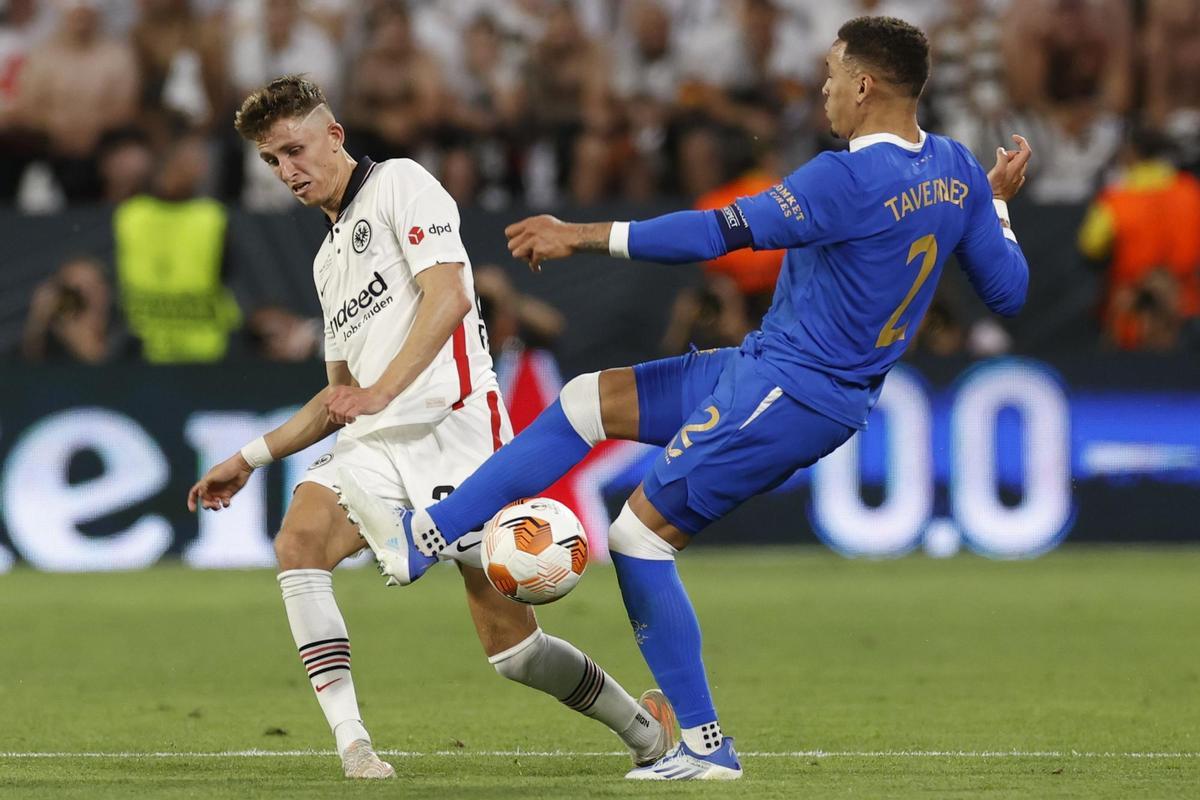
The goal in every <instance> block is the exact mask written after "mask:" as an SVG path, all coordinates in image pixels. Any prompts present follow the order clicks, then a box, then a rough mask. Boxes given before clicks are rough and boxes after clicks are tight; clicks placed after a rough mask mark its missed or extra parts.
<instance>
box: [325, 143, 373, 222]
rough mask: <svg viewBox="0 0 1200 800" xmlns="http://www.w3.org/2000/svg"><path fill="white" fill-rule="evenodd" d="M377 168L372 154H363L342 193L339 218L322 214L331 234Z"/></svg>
mask: <svg viewBox="0 0 1200 800" xmlns="http://www.w3.org/2000/svg"><path fill="white" fill-rule="evenodd" d="M373 169H375V162H374V161H372V160H371V157H370V156H363V157H362V158H360V159H359V160H358V163H357V164H355V165H354V171H353V172H351V173H350V182H349V183H347V184H346V192H345V194H343V195H342V202H341V203H340V204H339V205H338V215H337V220H334V221H330V219H329V217H326V216H325V215H321V218H322V219H323V220H325V227H326V228H328V229H329V232H330V235H332V234H333V225H334V222H337V221H339V220H341V218H342V214H345V213H346V209H347V208H348V207H349V206H350V204H351V203H353V202H354V198H355V197H357V196H358V191H359V189H362V187H363V184H364V183H366V182H367V177H368V176H370V174H371V170H373Z"/></svg>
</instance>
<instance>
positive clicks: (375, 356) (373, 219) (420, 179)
mask: <svg viewBox="0 0 1200 800" xmlns="http://www.w3.org/2000/svg"><path fill="white" fill-rule="evenodd" d="M445 263H461V264H462V265H463V280H464V281H465V283H466V286H465V289H466V291H467V296H468V297H471V298H474V297H475V281H474V278H473V277H472V274H471V260H470V259H469V258H468V257H467V252H466V248H464V247H463V243H462V239H461V238H460V236H459V217H458V205H457V204H456V203H455V202H454V199H453V198H452V197H450V195H449V194H448V193H447V192H446V190H445V189H444V188H442V185H441V184H440V183H438V181H437V179H436V178H434V177H433V176H432V175H430V174H429V173H428V172H427V171H426V170H425V169H424V168H423V167H422V166H421V165H420V164H418V163H416V162H415V161H412V160H410V159H407V158H401V159H392V160H389V161H384V162H381V163H378V164H376V163H374V162H372V161H371V160H370V159H369V158H363V159H361V160H360V161H359V162H358V166H356V167H355V168H354V173H353V174H352V175H351V177H350V183H349V184H348V186H347V187H346V194H345V197H344V198H343V199H342V209H341V213H340V214H339V215H338V218H337V220H336V221H335V222H334V223H333V224H332V225H331V226H330V229H329V234H328V235H327V236H326V237H325V239H324V241H322V243H321V249H320V250H318V251H317V256H316V258H315V259H314V261H313V279H314V280H315V282H316V285H317V295H318V296H319V298H320V300H321V310H322V312H323V315H324V321H325V360H326V361H345V362H347V365H348V366H349V368H350V374H351V375H353V376H354V378H355V380H356V381H358V384H359V385H360V386H371V385H373V384H374V383H375V382H376V381H378V380H379V378H380V376H381V375H383V372H384V370H385V369H387V366H388V364H389V363H391V361H392V359H393V358H395V356H396V354H397V353H399V352H400V347H401V346H402V345H403V344H404V340H405V339H406V338H407V337H408V333H409V330H411V328H412V324H413V320H414V318H415V317H416V313H417V304H418V302H419V301H420V299H421V290H420V287H418V285H417V282H416V276H417V275H418V274H419V273H420V272H421V271H422V270H426V269H428V268H430V267H432V266H434V265H435V264H445ZM494 380H495V375H494V373H493V372H492V358H491V356H490V355H489V353H488V349H487V333H486V331H485V329H484V326H483V322H482V321H481V320H480V318H479V310H478V307H477V305H475V304H472V307H471V310H470V311H469V312H468V313H467V315H466V317H465V318H464V319H463V323H462V325H460V326H458V328H456V329H455V331H454V335H453V336H451V337H450V339H449V341H447V342H446V344H445V345H444V346H443V347H442V349H441V351H440V352H439V353H438V354H437V356H436V357H435V358H434V359H433V362H432V363H430V365H429V366H428V367H426V368H425V371H424V372H422V373H421V374H420V375H419V376H417V378H416V380H414V381H413V382H412V384H410V385H409V386H408V388H407V389H405V390H404V391H403V392H401V393H400V394H399V395H398V396H397V397H396V399H394V400H393V401H392V402H391V403H389V404H388V406H387V408H385V409H384V410H383V411H380V412H379V413H378V414H370V415H366V416H362V417H359V418H358V419H357V420H355V421H354V423H353V424H351V425H347V426H346V427H345V428H343V429H342V435H345V436H363V435H365V434H367V433H370V432H372V431H376V430H379V429H381V428H385V427H390V426H394V425H407V424H414V423H428V422H436V421H438V420H440V419H442V418H443V417H444V416H445V415H446V414H448V413H449V412H450V411H451V410H453V409H455V408H459V407H461V406H462V403H463V401H464V400H465V398H466V397H467V396H468V395H470V394H471V393H472V391H474V390H475V389H476V388H478V387H481V386H485V385H489V384H490V383H492V382H493V381H494Z"/></svg>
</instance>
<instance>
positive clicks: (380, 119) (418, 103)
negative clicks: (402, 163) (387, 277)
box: [276, 0, 445, 183]
mask: <svg viewBox="0 0 1200 800" xmlns="http://www.w3.org/2000/svg"><path fill="white" fill-rule="evenodd" d="M367 30H368V31H369V32H370V33H369V37H368V39H367V43H366V48H365V49H364V51H363V52H362V54H361V55H359V57H358V59H357V60H356V61H355V63H354V66H353V68H352V69H351V74H352V75H354V81H353V82H352V84H351V86H350V91H349V96H348V97H347V99H346V106H345V111H344V112H343V114H342V117H343V119H345V120H346V125H347V126H348V127H349V128H350V130H351V131H352V132H353V133H352V134H351V139H350V143H349V145H348V147H349V148H350V149H351V150H352V151H354V152H362V153H365V154H369V155H370V156H371V157H372V158H375V159H378V160H383V159H385V158H401V157H407V158H415V159H417V160H419V161H422V162H425V161H428V160H429V159H428V158H427V157H424V156H423V154H422V153H421V148H422V145H424V144H425V143H426V140H427V137H429V136H430V135H431V134H432V133H433V132H434V131H435V130H436V129H437V128H438V126H439V125H440V124H441V122H442V118H443V117H442V115H443V103H444V96H445V89H444V87H443V82H442V74H441V69H440V67H439V65H438V63H437V62H436V61H435V60H434V59H433V57H432V56H430V55H429V54H428V53H426V52H425V50H424V49H423V48H421V47H420V46H419V45H418V43H417V41H416V40H415V39H414V37H413V31H412V22H411V18H410V16H409V13H408V10H407V9H406V7H405V4H404V3H403V2H400V1H399V0H384V2H379V3H376V4H375V7H374V9H373V10H372V12H371V13H370V15H369V16H368V23H367ZM313 77H314V78H315V79H316V81H317V83H318V84H321V85H322V86H325V85H328V82H326V81H322V80H321V79H320V78H319V77H318V76H313ZM331 102H332V98H331ZM276 183H278V181H276Z"/></svg>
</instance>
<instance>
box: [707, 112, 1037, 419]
mask: <svg viewBox="0 0 1200 800" xmlns="http://www.w3.org/2000/svg"><path fill="white" fill-rule="evenodd" d="M735 206H736V208H733V207H731V208H729V209H725V210H723V213H724V220H723V223H724V225H726V226H733V227H735V228H736V227H738V226H742V225H744V226H745V228H746V229H748V233H749V237H750V239H751V240H752V244H753V247H754V248H755V249H779V248H785V249H786V250H787V254H786V256H785V257H784V261H783V269H782V271H781V273H780V276H779V282H778V284H777V286H776V289H775V297H774V301H773V303H772V305H771V309H770V311H768V313H767V315H766V317H765V318H764V319H763V324H762V330H761V331H757V332H755V333H752V334H751V335H750V336H749V337H748V338H747V340H746V342H745V343H744V344H743V349H744V350H746V349H748V350H751V351H752V352H754V353H755V354H756V355H758V356H759V370H760V372H762V373H763V374H764V375H765V376H767V377H769V378H770V379H771V380H773V381H775V382H776V383H777V384H778V385H779V386H780V387H781V388H782V389H783V390H784V391H785V392H787V393H788V394H789V395H791V396H792V397H794V398H796V399H797V400H799V401H800V402H803V403H805V404H806V405H809V406H810V407H812V408H814V409H815V410H817V411H820V412H821V413H823V414H826V415H827V416H829V417H831V418H833V419H835V420H838V421H840V422H844V423H845V424H847V425H851V426H854V427H858V428H862V427H865V425H866V419H867V415H868V413H869V412H870V410H871V408H872V407H874V405H875V402H876V400H877V399H878V398H879V392H880V389H881V388H882V385H883V378H884V376H885V375H886V374H887V372H888V370H889V369H891V367H892V365H893V364H895V363H896V360H897V359H898V358H900V355H901V354H902V353H903V352H904V348H905V347H907V345H908V343H909V342H910V341H912V339H913V338H914V336H915V334H916V332H917V327H918V325H919V324H920V321H921V318H922V316H923V315H924V313H925V310H926V309H927V308H928V307H929V303H930V301H931V300H932V298H933V294H934V289H935V287H936V286H937V282H938V278H939V276H940V275H941V270H942V265H943V264H944V263H945V262H946V259H947V258H949V256H950V254H951V253H955V254H956V255H957V256H958V258H959V261H960V263H961V264H962V266H963V268H964V269H965V270H966V272H967V275H968V277H969V279H970V280H971V282H972V284H973V285H974V287H975V289H976V291H978V293H979V294H980V296H981V297H982V298H983V300H984V301H985V302H986V303H987V304H988V306H989V307H990V308H992V309H993V310H994V311H997V312H999V313H1002V314H1014V313H1016V311H1017V310H1018V309H1019V308H1020V306H1021V304H1022V303H1023V302H1024V297H1025V290H1026V287H1027V284H1028V268H1027V265H1026V263H1025V258H1024V256H1023V255H1022V254H1021V250H1020V248H1019V247H1018V246H1017V245H1016V240H1015V237H1012V236H1011V234H1009V235H1008V236H1006V231H1005V230H1004V229H1003V228H1002V227H1001V223H1000V219H999V217H998V216H997V214H996V210H995V208H994V205H993V202H992V192H991V187H990V185H989V183H988V179H987V175H986V174H985V173H984V171H983V168H982V167H981V166H980V165H979V162H978V161H976V160H975V158H974V156H972V155H971V153H970V152H969V151H968V150H967V149H966V148H965V147H963V146H962V145H961V144H959V143H958V142H955V141H953V140H951V139H947V138H945V137H942V136H934V135H929V134H927V135H925V137H924V141H923V142H922V143H920V144H919V145H914V144H912V143H909V142H905V141H904V140H902V139H899V138H898V137H895V136H892V135H889V134H877V135H873V136H866V137H862V138H859V139H856V140H854V141H853V142H852V143H851V150H850V151H849V152H837V153H824V154H822V155H820V156H818V157H816V158H814V159H813V160H812V161H810V162H809V163H807V164H805V165H804V166H803V167H801V168H800V169H798V170H796V171H795V172H793V173H792V174H791V175H789V176H787V177H786V178H785V179H784V180H783V182H782V183H780V184H778V185H776V186H775V187H773V188H772V189H770V190H768V191H765V192H763V193H761V194H758V195H755V196H752V197H744V198H740V199H739V200H738V201H737V202H736V204H735ZM739 212H740V213H739ZM739 217H740V219H739Z"/></svg>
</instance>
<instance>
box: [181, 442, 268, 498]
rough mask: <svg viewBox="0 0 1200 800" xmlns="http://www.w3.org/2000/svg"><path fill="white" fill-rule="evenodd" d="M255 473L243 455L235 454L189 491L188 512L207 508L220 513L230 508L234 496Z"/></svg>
mask: <svg viewBox="0 0 1200 800" xmlns="http://www.w3.org/2000/svg"><path fill="white" fill-rule="evenodd" d="M253 472H254V470H253V469H251V468H250V465H249V464H247V463H246V459H244V458H242V454H241V453H234V454H233V455H232V456H230V457H229V458H227V459H225V460H224V461H222V462H221V463H220V464H217V465H216V466H215V467H213V468H212V469H210V470H209V471H208V472H206V473H204V477H203V478H201V479H200V480H198V481H196V484H195V485H194V486H193V487H192V488H191V490H190V491H188V499H187V505H188V511H195V510H196V509H197V508H207V509H209V510H210V511H220V510H221V509H222V508H229V504H230V503H231V502H233V496H234V495H235V494H237V493H238V492H239V491H241V488H242V487H243V486H245V485H246V481H248V480H250V475H251V474H252V473H253Z"/></svg>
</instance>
